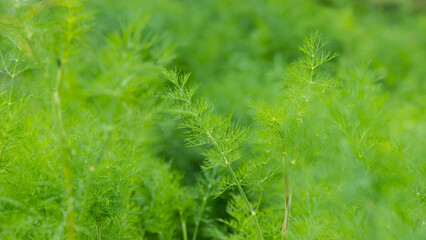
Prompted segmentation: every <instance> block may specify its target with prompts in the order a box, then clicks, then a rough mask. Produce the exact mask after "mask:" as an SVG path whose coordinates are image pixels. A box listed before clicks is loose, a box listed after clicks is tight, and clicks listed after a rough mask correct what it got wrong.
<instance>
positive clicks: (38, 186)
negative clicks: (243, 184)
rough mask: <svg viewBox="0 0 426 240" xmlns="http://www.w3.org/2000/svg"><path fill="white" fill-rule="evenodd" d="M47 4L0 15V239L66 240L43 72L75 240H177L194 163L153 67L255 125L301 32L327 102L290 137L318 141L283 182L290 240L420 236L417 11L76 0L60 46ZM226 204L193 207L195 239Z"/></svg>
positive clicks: (281, 81)
mask: <svg viewBox="0 0 426 240" xmlns="http://www.w3.org/2000/svg"><path fill="white" fill-rule="evenodd" d="M55 4H56V3H55V1H9V0H3V1H1V2H0V50H1V53H2V59H1V60H2V64H3V66H9V67H11V68H13V66H14V65H13V60H14V59H16V56H19V54H23V55H22V61H20V62H19V64H18V66H17V68H18V69H20V68H22V73H20V74H19V75H17V76H16V77H13V81H12V77H11V75H10V74H8V73H7V72H6V71H5V70H4V69H3V70H2V71H1V73H0V239H65V238H66V236H67V233H66V228H65V227H64V224H65V219H64V211H65V205H66V204H65V192H64V180H63V179H64V177H63V166H62V164H61V153H60V151H59V150H58V147H57V145H58V134H57V133H58V132H57V128H56V127H55V124H56V123H55V122H56V121H57V119H56V117H55V114H54V110H53V109H54V102H53V100H54V99H53V92H54V89H55V79H56V77H57V70H58V66H59V67H60V66H65V67H64V69H65V70H64V79H65V80H64V84H63V86H62V88H63V90H62V111H63V113H62V115H63V116H62V117H63V123H64V128H65V130H66V132H67V138H68V139H67V144H68V145H69V147H70V154H71V156H72V162H71V169H72V173H73V189H74V190H73V192H74V199H73V204H74V211H75V224H76V236H77V239H96V238H98V239H99V237H100V236H102V239H182V228H181V222H180V217H182V216H181V215H182V214H181V215H180V213H181V212H182V209H184V211H183V212H185V215H184V217H185V218H187V224H188V225H187V227H188V231H189V232H191V231H192V230H193V229H194V223H193V219H194V216H196V212H197V206H199V200H200V199H202V196H200V195H199V192H197V191H198V190H197V184H196V182H197V180H198V179H200V176H201V175H202V171H201V164H202V162H203V159H204V156H203V155H202V154H201V153H202V150H201V148H187V147H185V140H184V139H185V137H184V134H183V132H184V130H182V129H179V128H177V123H176V121H175V120H174V119H173V116H171V115H170V114H169V113H168V111H167V109H168V106H167V105H168V103H167V101H166V100H164V98H163V97H162V94H163V93H164V89H165V88H166V87H167V86H168V85H169V83H167V81H166V80H165V78H164V76H162V74H161V69H162V68H163V67H167V68H171V69H175V68H176V69H179V70H182V71H183V72H188V73H191V78H190V82H191V83H199V84H200V89H199V91H198V92H197V96H203V97H208V98H209V99H211V100H212V101H213V102H214V106H215V110H216V111H218V112H220V113H229V112H232V113H233V119H234V120H235V121H239V122H241V123H242V124H243V125H251V124H254V125H255V122H254V121H253V114H254V110H253V107H252V106H253V104H254V102H256V101H257V100H261V101H265V102H266V103H273V102H274V101H276V100H277V99H278V97H279V96H280V94H281V91H282V89H283V88H284V87H285V86H286V84H288V82H286V81H287V80H286V79H287V78H286V74H287V73H288V71H287V68H288V65H289V64H290V63H291V62H292V61H294V60H296V59H297V58H298V57H299V56H300V55H301V52H300V50H299V49H298V46H299V45H300V44H301V42H302V39H303V36H304V35H305V34H307V33H310V32H313V31H318V32H319V33H321V36H322V39H323V40H325V41H327V42H328V44H327V46H326V49H327V50H330V51H332V52H338V53H339V54H340V55H339V56H338V57H337V58H336V59H334V60H333V61H331V62H330V63H327V64H326V65H325V66H324V67H323V68H322V70H323V71H324V72H326V73H327V74H328V75H330V76H332V77H334V78H335V79H336V80H337V81H339V83H340V85H339V87H338V90H337V91H340V93H341V94H340V95H330V96H329V97H327V98H326V99H325V100H324V101H323V102H322V103H321V104H318V106H317V107H316V108H315V109H314V110H313V111H312V113H311V117H310V118H309V119H308V120H307V122H306V128H307V129H312V131H311V133H312V135H315V134H317V136H318V138H317V139H316V140H315V141H313V142H312V143H310V145H309V152H310V153H309V154H308V155H307V156H305V157H304V159H303V160H302V161H300V162H298V165H297V168H296V170H295V186H294V199H293V208H294V209H293V210H292V219H291V223H290V235H289V237H290V239H425V238H426V215H425V214H426V210H425V194H426V192H425V185H426V179H425V176H426V172H425V171H426V166H425V163H426V162H425V156H426V143H425V139H426V111H425V107H426V79H425V76H426V2H425V1H421V0H370V1H367V0H341V1H338V0H310V1H308V0H307V1H300V0H266V1H256V0H245V1H239V0H122V1H116V0H90V1H84V2H83V3H82V5H78V6H79V7H78V8H76V9H77V10H75V12H74V13H75V14H77V15H78V16H80V17H81V18H80V19H78V18H76V21H79V23H78V24H77V26H76V28H75V29H74V30H72V31H70V30H69V29H67V27H66V21H65V20H64V19H66V16H67V14H69V12H67V10H66V8H64V7H55V6H54V5H55ZM79 14H80V15H79ZM70 26H71V25H70ZM72 26H74V25H72ZM67 31H70V32H72V34H71V35H72V36H71V37H70V36H68V35H66V34H67ZM67 37H68V40H69V39H72V40H70V41H69V42H67V41H68V40H67ZM20 49H21V50H20ZM64 53H66V54H67V56H66V58H67V62H66V63H65V64H64V63H63V62H61V63H60V64H58V62H59V61H60V59H61V56H62V57H63V56H64ZM16 62H18V61H16ZM61 64H64V65H61ZM343 125H344V126H343ZM345 130H346V131H345ZM247 148H250V146H248V147H247ZM247 151H250V150H247ZM280 176H281V175H278V176H277V178H279V177H280ZM280 187H281V186H280V185H276V184H275V185H274V182H273V181H272V183H271V186H269V187H268V188H266V190H265V191H266V192H267V193H266V194H265V198H264V200H263V201H264V202H265V204H268V203H267V201H268V199H277V196H275V194H281V193H280V192H279V191H281V190H282V189H281V188H280ZM231 194H232V191H231V190H229V191H227V192H225V193H224V194H223V195H221V196H220V197H218V198H212V199H211V200H209V202H208V207H207V208H206V212H205V216H204V218H206V219H208V220H206V221H202V223H201V225H200V230H199V231H200V233H199V237H198V239H219V237H220V236H219V235H218V236H216V237H215V236H214V234H215V231H219V230H220V231H222V232H224V233H232V232H233V231H234V230H233V229H232V228H230V227H226V226H224V224H223V222H221V221H218V220H217V219H219V218H220V219H230V218H231V217H230V216H229V214H227V212H226V206H227V201H228V200H229V199H230V198H231ZM176 195H179V196H183V198H184V200H182V201H183V202H184V203H185V204H184V205H183V206H182V208H179V207H177V206H178V205H179V204H178V203H177V202H179V201H180V200H179V199H178V200H176ZM185 196H188V197H185ZM187 199H189V200H188V201H187ZM253 199H255V197H253ZM271 201H273V200H271ZM271 214H272V213H271ZM212 229H215V230H212ZM278 231H279V229H278ZM189 237H191V234H189ZM267 239H273V238H267Z"/></svg>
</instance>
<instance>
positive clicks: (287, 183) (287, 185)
mask: <svg viewBox="0 0 426 240" xmlns="http://www.w3.org/2000/svg"><path fill="white" fill-rule="evenodd" d="M285 156H286V153H284V154H283V168H284V172H283V178H284V191H285V211H284V223H283V228H282V234H281V239H282V240H286V239H287V235H288V231H289V222H290V210H291V198H292V192H293V178H294V163H293V162H292V163H291V173H290V178H289V176H288V171H287V168H286V166H285Z"/></svg>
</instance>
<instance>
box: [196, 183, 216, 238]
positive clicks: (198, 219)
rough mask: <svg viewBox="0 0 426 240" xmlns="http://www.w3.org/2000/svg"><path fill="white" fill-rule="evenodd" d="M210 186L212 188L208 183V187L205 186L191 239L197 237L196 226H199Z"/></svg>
mask: <svg viewBox="0 0 426 240" xmlns="http://www.w3.org/2000/svg"><path fill="white" fill-rule="evenodd" d="M211 188H212V185H211V184H209V185H208V188H207V191H206V194H205V195H204V197H203V202H202V203H201V209H200V212H199V214H198V216H197V219H196V220H195V228H194V235H193V236H192V240H196V239H197V234H198V228H199V226H200V221H201V216H202V215H203V212H204V208H205V207H206V203H207V199H208V196H209V195H210V190H211Z"/></svg>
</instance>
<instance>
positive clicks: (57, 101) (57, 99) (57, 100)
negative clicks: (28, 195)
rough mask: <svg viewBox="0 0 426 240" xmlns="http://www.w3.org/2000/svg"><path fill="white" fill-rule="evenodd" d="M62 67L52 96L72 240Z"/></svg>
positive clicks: (73, 235) (73, 233)
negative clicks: (62, 96) (63, 111)
mask: <svg viewBox="0 0 426 240" xmlns="http://www.w3.org/2000/svg"><path fill="white" fill-rule="evenodd" d="M63 68H64V66H63V65H60V66H59V68H58V71H57V75H56V90H55V92H54V94H53V100H54V107H55V112H56V119H57V127H58V131H59V149H60V153H61V156H62V159H63V162H62V167H63V170H64V178H65V188H66V192H67V195H66V213H67V217H66V227H67V239H68V240H74V239H75V232H74V207H73V203H72V201H73V191H72V171H71V153H70V151H69V146H68V143H67V135H66V132H65V128H64V125H63V122H62V106H61V88H62V83H63V71H64V70H63Z"/></svg>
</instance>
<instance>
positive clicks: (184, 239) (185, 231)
mask: <svg viewBox="0 0 426 240" xmlns="http://www.w3.org/2000/svg"><path fill="white" fill-rule="evenodd" d="M179 217H180V224H181V227H182V237H183V240H188V232H187V230H186V222H185V219H184V218H183V214H182V211H181V210H179Z"/></svg>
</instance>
